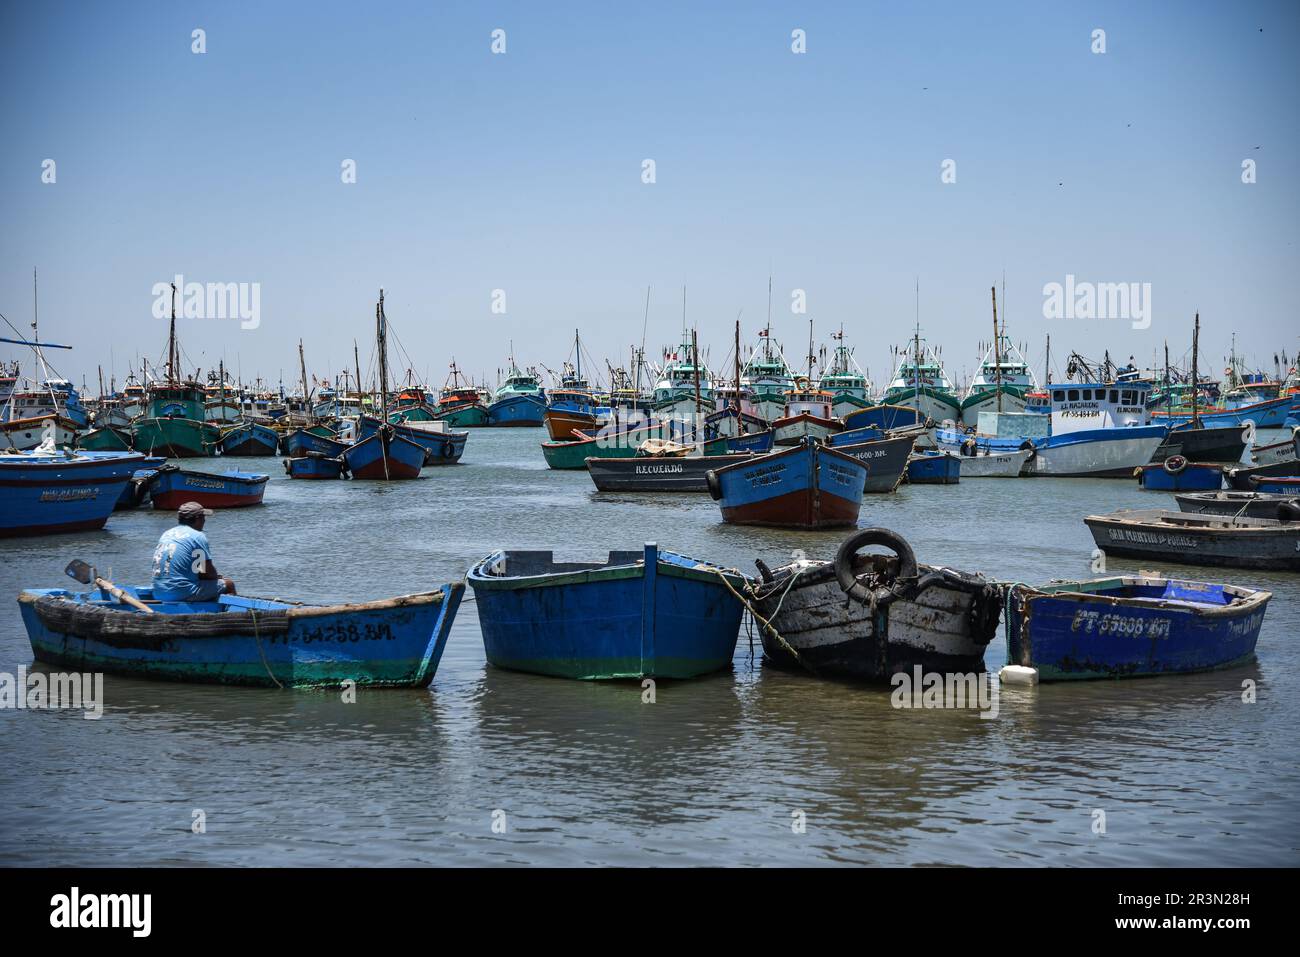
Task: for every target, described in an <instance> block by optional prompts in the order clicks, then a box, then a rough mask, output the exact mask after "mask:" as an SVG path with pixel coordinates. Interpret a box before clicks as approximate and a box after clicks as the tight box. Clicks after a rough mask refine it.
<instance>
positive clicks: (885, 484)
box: [831, 429, 913, 495]
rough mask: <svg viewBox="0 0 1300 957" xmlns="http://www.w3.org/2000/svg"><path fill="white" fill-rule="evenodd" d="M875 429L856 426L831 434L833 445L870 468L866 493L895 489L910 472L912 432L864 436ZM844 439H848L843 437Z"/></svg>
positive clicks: (865, 482)
mask: <svg viewBox="0 0 1300 957" xmlns="http://www.w3.org/2000/svg"><path fill="white" fill-rule="evenodd" d="M873 431H874V430H871V429H856V430H854V432H852V433H849V432H841V433H839V434H838V435H833V436H831V447H832V448H834V449H835V450H836V451H837V452H843V453H844V454H845V455H848V456H851V457H853V458H855V459H857V460H858V461H859V462H861V463H862V464H863V466H864V467H865V468H866V470H867V477H866V480H865V481H864V482H863V485H862V492H863V494H864V495H866V494H872V493H881V492H892V491H894V490H895V489H896V488H898V486H899V484H900V483H901V482H902V481H903V476H904V475H906V474H907V461H908V458H909V457H910V456H911V454H912V445H913V440H912V437H911V436H910V435H889V434H883V433H876V435H878V436H879V437H878V438H870V439H864V438H863V436H864V435H865V434H866V433H869V432H873ZM841 439H843V440H844V441H842V442H841V441H840V440H841Z"/></svg>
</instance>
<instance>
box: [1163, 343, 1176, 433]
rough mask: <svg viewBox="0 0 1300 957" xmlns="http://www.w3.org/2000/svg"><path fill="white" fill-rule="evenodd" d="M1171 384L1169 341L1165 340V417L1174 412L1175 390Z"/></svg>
mask: <svg viewBox="0 0 1300 957" xmlns="http://www.w3.org/2000/svg"><path fill="white" fill-rule="evenodd" d="M1169 386H1170V382H1169V340H1168V339H1166V340H1165V415H1166V416H1170V415H1172V414H1173V411H1174V390H1173V389H1171V388H1170V387H1169Z"/></svg>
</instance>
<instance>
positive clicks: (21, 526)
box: [0, 451, 145, 538]
mask: <svg viewBox="0 0 1300 957" xmlns="http://www.w3.org/2000/svg"><path fill="white" fill-rule="evenodd" d="M144 461H145V455H144V453H142V452H87V451H80V452H66V451H65V452H55V453H42V452H12V453H6V454H3V455H0V538H6V537H13V536H19V535H53V534H56V533H59V532H74V531H81V530H84V529H94V528H103V527H104V523H105V522H107V521H108V517H109V515H111V514H112V513H113V509H114V507H115V506H116V505H117V502H118V500H119V499H120V498H121V497H122V492H123V490H124V489H125V488H126V486H127V484H128V483H129V482H130V481H131V476H132V475H133V474H134V473H135V471H136V470H137V469H139V468H140V466H141V464H142V463H143V462H144Z"/></svg>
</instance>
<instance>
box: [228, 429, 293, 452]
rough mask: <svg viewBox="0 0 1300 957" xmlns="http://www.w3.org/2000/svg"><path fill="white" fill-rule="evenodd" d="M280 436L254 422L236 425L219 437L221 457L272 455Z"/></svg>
mask: <svg viewBox="0 0 1300 957" xmlns="http://www.w3.org/2000/svg"><path fill="white" fill-rule="evenodd" d="M279 444H280V436H279V434H278V433H277V432H276V431H275V429H272V428H268V427H267V426H265V425H259V424H258V423H256V422H245V423H243V424H242V425H237V426H235V427H234V428H233V429H231V430H230V431H228V432H227V433H226V434H225V435H223V436H222V437H221V454H222V455H243V456H254V455H274V454H275V450H276V449H277V448H278V447H279Z"/></svg>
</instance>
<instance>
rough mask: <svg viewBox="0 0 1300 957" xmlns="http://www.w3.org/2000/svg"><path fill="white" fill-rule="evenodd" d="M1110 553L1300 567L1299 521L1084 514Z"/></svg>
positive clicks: (1136, 512)
mask: <svg viewBox="0 0 1300 957" xmlns="http://www.w3.org/2000/svg"><path fill="white" fill-rule="evenodd" d="M1084 522H1085V523H1086V524H1087V526H1088V529H1089V530H1090V531H1091V532H1092V537H1093V540H1094V541H1096V543H1097V546H1098V547H1099V548H1101V549H1102V550H1103V551H1105V552H1107V553H1108V554H1113V555H1127V556H1130V557H1133V558H1142V559H1147V560H1151V561H1164V562H1181V563H1184V564H1187V565H1223V566H1230V567H1234V568H1263V569H1271V570H1274V571H1281V570H1283V569H1300V523H1296V522H1280V521H1278V520H1276V519H1268V518H1235V517H1231V516H1219V515H1194V514H1190V513H1188V512H1171V511H1166V510H1164V509H1120V510H1119V511H1116V512H1112V513H1110V514H1109V515H1089V516H1087V517H1086V518H1085V519H1084Z"/></svg>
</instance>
